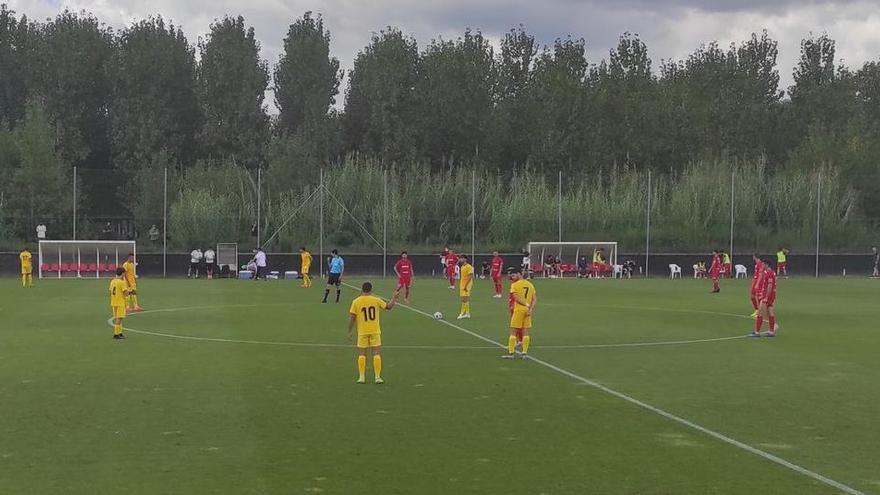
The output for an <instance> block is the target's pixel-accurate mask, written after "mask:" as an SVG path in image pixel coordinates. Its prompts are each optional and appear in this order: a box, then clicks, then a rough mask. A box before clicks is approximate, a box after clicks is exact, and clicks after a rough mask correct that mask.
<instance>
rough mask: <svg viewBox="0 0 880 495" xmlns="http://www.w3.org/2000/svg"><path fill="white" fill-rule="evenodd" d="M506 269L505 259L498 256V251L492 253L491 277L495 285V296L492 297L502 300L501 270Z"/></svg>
mask: <svg viewBox="0 0 880 495" xmlns="http://www.w3.org/2000/svg"><path fill="white" fill-rule="evenodd" d="M503 267H504V258H502V257H501V256H499V255H498V251H493V252H492V264H491V267H490V268H489V275H490V276H491V277H492V282H493V283H494V284H495V295H494V296H492V297H495V298H498V299H501V269H502V268H503Z"/></svg>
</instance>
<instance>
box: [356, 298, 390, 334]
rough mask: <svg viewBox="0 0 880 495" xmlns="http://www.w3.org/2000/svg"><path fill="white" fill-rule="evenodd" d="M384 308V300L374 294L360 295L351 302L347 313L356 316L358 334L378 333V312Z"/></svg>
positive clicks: (379, 330) (380, 331)
mask: <svg viewBox="0 0 880 495" xmlns="http://www.w3.org/2000/svg"><path fill="white" fill-rule="evenodd" d="M384 309H385V301H383V300H382V299H380V298H378V297H376V296H374V295H366V294H364V295H360V296H358V297H356V298H355V300H354V301H352V302H351V308H349V310H348V313H349V314H351V315H354V316H356V317H357V330H358V335H378V334H380V333H382V330H381V328H380V327H379V313H380V312H381V311H382V310H384Z"/></svg>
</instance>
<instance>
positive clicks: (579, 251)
mask: <svg viewBox="0 0 880 495" xmlns="http://www.w3.org/2000/svg"><path fill="white" fill-rule="evenodd" d="M599 248H603V249H604V250H605V260H606V263H608V264H610V265H611V266H612V267H613V266H614V265H617V242H613V241H605V242H529V243H528V246H527V247H526V250H527V251H528V252H529V258H530V259H529V262H530V264H531V266H530V267H529V269H530V270H531V271H534V272H535V273H541V272H542V271H543V270H544V261H545V260H546V259H547V256H551V255H552V256H555V257H559V260H560V262H561V265H562V271H561V273H560V275H559V276H560V277H561V276H564V274H565V273H574V274H577V266H578V260H579V259H580V258H581V256H583V257H585V258H586V261H587V264H588V265H587V266H591V265H592V263H593V252H594V251H595V250H596V249H599Z"/></svg>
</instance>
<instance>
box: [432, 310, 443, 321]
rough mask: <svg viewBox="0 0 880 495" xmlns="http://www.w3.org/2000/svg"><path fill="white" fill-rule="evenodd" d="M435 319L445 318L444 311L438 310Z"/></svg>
mask: <svg viewBox="0 0 880 495" xmlns="http://www.w3.org/2000/svg"><path fill="white" fill-rule="evenodd" d="M434 319H435V320H442V319H443V313H441V312H439V311H437V312H436V313H434Z"/></svg>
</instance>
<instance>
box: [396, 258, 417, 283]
mask: <svg viewBox="0 0 880 495" xmlns="http://www.w3.org/2000/svg"><path fill="white" fill-rule="evenodd" d="M394 271H396V272H397V276H398V277H399V278H401V279H404V278H412V273H413V272H412V260H410V259H409V258H406V259H404V258H401V259H399V260H397V263H395V264H394Z"/></svg>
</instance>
